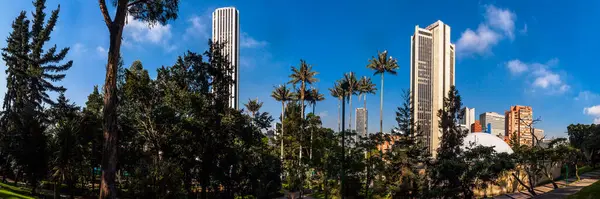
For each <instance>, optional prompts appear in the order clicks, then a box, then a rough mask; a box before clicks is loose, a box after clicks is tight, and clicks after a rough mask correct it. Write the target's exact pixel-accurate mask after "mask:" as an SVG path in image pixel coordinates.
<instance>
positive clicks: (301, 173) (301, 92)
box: [298, 81, 306, 198]
mask: <svg viewBox="0 0 600 199" xmlns="http://www.w3.org/2000/svg"><path fill="white" fill-rule="evenodd" d="M305 86H306V85H305V84H304V81H302V88H301V89H302V90H301V91H300V98H301V99H300V100H301V103H302V107H300V108H301V109H302V110H301V111H302V122H300V132H301V133H300V159H299V161H298V162H299V163H300V198H302V190H303V189H304V185H303V182H304V164H302V141H303V136H304V119H305V117H304V94H305V93H304V90H305V89H306V88H305Z"/></svg>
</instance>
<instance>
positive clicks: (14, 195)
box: [0, 189, 34, 199]
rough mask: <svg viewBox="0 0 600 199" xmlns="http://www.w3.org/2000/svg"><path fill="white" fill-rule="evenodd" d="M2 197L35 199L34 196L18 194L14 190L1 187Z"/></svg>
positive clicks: (8, 198)
mask: <svg viewBox="0 0 600 199" xmlns="http://www.w3.org/2000/svg"><path fill="white" fill-rule="evenodd" d="M0 198H6V199H34V197H31V196H26V195H22V194H18V193H15V192H12V191H10V190H4V189H0Z"/></svg>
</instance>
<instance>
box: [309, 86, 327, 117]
mask: <svg viewBox="0 0 600 199" xmlns="http://www.w3.org/2000/svg"><path fill="white" fill-rule="evenodd" d="M309 91H310V93H309V95H308V96H309V98H308V102H309V103H310V106H312V108H313V110H312V113H313V114H315V106H317V102H320V101H323V100H325V95H323V94H322V93H319V89H318V88H311V89H310V90H309Z"/></svg>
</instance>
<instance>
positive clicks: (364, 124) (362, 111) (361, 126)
mask: <svg viewBox="0 0 600 199" xmlns="http://www.w3.org/2000/svg"><path fill="white" fill-rule="evenodd" d="M355 115H356V120H355V121H356V134H357V135H360V136H366V135H367V133H368V131H367V130H368V122H369V121H368V120H367V109H366V108H356V114H355Z"/></svg>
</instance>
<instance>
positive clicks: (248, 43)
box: [240, 32, 267, 48]
mask: <svg viewBox="0 0 600 199" xmlns="http://www.w3.org/2000/svg"><path fill="white" fill-rule="evenodd" d="M266 45H267V42H266V41H257V40H256V39H254V38H252V37H250V35H248V34H247V33H245V32H242V34H241V36H240V47H242V48H260V47H264V46H266Z"/></svg>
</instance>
